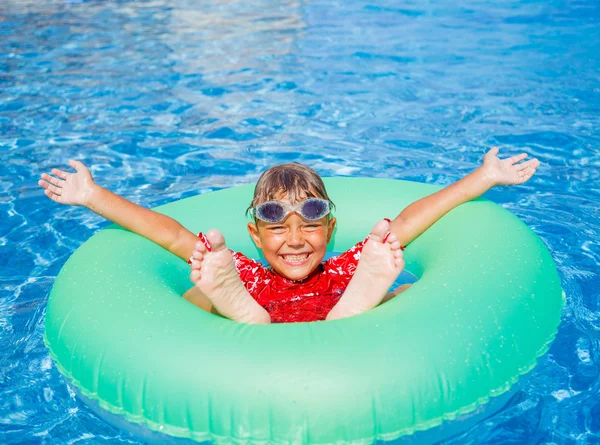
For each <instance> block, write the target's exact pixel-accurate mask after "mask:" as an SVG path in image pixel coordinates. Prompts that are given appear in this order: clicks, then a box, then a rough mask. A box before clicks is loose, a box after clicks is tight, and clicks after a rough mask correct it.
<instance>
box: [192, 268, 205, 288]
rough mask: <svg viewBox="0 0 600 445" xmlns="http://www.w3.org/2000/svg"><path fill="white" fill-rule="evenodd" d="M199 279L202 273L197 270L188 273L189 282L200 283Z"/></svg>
mask: <svg viewBox="0 0 600 445" xmlns="http://www.w3.org/2000/svg"><path fill="white" fill-rule="evenodd" d="M200 278H202V273H201V272H200V271H199V270H198V269H194V270H192V272H191V273H190V281H191V282H192V283H194V284H195V283H197V282H198V281H200Z"/></svg>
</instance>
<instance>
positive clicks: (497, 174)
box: [390, 147, 540, 245]
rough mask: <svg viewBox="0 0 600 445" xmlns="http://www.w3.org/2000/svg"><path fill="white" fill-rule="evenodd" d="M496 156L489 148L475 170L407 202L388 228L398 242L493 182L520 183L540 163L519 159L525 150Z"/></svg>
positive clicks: (412, 236)
mask: <svg viewBox="0 0 600 445" xmlns="http://www.w3.org/2000/svg"><path fill="white" fill-rule="evenodd" d="M497 155H498V148H496V147H494V148H492V149H491V150H490V151H489V152H488V153H487V154H486V155H485V157H484V158H483V164H482V165H481V166H480V167H479V168H477V170H475V171H473V172H472V173H470V174H468V175H467V176H465V177H464V178H462V179H461V180H459V181H457V182H455V183H454V184H451V185H449V186H448V187H446V188H444V189H442V190H440V191H439V192H436V193H433V194H431V195H429V196H426V197H425V198H422V199H419V200H418V201H415V202H413V203H412V204H410V205H409V206H408V207H406V208H405V209H404V210H402V212H401V213H400V214H399V215H398V216H397V217H396V219H394V220H393V221H392V223H391V226H390V231H392V232H394V233H395V234H396V236H397V237H398V239H399V240H400V242H401V244H402V245H407V244H409V243H410V242H412V241H413V240H414V239H415V238H417V237H418V236H419V235H420V234H421V233H423V232H424V231H425V230H427V229H428V228H429V227H431V226H432V225H433V224H434V223H435V222H436V221H437V220H439V219H440V218H441V217H442V216H444V215H445V214H446V213H448V212H449V211H450V210H452V209H453V208H455V207H457V206H459V205H460V204H462V203H464V202H467V201H470V200H472V199H475V198H477V197H479V196H481V195H482V194H484V193H485V192H487V191H488V190H489V189H491V188H492V187H495V186H497V185H516V184H523V183H524V182H526V181H528V180H529V179H530V178H531V177H532V176H533V174H534V173H535V169H536V168H537V167H538V166H539V165H540V163H539V161H538V160H537V159H531V160H529V161H525V162H521V161H523V160H524V159H525V158H527V154H526V153H521V154H520V155H517V156H513V157H511V158H507V159H499V158H498V156H497ZM519 162H520V163H519Z"/></svg>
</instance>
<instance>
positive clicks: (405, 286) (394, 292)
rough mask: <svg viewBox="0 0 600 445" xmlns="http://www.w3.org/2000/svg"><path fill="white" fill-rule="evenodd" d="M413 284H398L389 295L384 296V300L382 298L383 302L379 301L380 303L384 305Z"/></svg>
mask: <svg viewBox="0 0 600 445" xmlns="http://www.w3.org/2000/svg"><path fill="white" fill-rule="evenodd" d="M411 286H412V284H402V285H400V286H398V287H397V288H396V289H394V290H393V291H391V292H388V293H387V295H386V296H385V297H383V300H381V303H379V304H380V305H382V304H383V303H385V302H386V301H390V300H391V299H392V298H394V297H397V296H398V295H400V294H401V293H402V292H404V291H405V290H406V289H408V288H409V287H411Z"/></svg>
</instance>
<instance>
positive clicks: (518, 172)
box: [480, 147, 540, 185]
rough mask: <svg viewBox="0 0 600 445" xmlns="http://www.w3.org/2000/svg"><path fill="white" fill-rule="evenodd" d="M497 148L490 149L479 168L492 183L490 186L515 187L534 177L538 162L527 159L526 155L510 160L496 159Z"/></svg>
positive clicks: (522, 154)
mask: <svg viewBox="0 0 600 445" xmlns="http://www.w3.org/2000/svg"><path fill="white" fill-rule="evenodd" d="M498 151H499V150H498V147H492V149H491V150H490V151H488V152H487V153H486V155H485V157H484V158H483V165H482V166H481V167H480V168H481V170H482V171H483V172H484V173H485V176H486V178H487V179H489V180H490V181H491V182H492V185H516V184H523V183H524V182H527V181H529V179H530V178H531V177H532V176H533V175H534V173H535V169H536V168H538V167H539V165H540V161H538V160H537V159H535V158H534V159H530V160H529V161H525V162H521V163H520V164H519V163H518V162H520V161H522V160H523V159H525V158H527V153H521V154H520V155H516V156H513V157H512V158H507V159H500V158H498V156H497V155H498Z"/></svg>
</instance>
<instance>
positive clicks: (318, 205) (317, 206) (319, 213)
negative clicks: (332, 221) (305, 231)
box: [300, 199, 329, 220]
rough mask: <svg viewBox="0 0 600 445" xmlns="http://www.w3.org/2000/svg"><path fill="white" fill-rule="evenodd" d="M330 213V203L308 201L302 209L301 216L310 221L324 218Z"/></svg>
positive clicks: (321, 200) (317, 200) (318, 200)
mask: <svg viewBox="0 0 600 445" xmlns="http://www.w3.org/2000/svg"><path fill="white" fill-rule="evenodd" d="M328 213H329V203H328V202H327V201H325V200H323V199H307V200H306V201H304V205H303V206H302V207H301V208H300V214H301V215H302V216H303V217H304V218H305V219H308V220H315V219H320V218H323V217H324V216H325V215H327V214H328Z"/></svg>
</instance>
